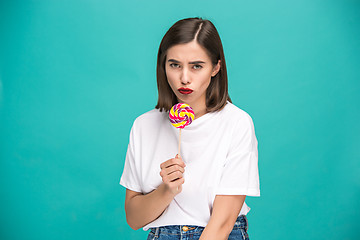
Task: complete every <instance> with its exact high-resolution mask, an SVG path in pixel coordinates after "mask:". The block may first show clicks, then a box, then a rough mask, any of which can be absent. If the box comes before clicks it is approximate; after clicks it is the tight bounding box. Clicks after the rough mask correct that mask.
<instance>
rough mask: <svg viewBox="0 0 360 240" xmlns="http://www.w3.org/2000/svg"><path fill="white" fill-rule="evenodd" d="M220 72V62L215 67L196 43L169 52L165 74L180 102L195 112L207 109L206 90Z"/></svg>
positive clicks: (175, 47)
mask: <svg viewBox="0 0 360 240" xmlns="http://www.w3.org/2000/svg"><path fill="white" fill-rule="evenodd" d="M219 70H220V60H219V62H218V63H217V65H216V66H213V65H212V63H211V60H210V57H209V56H208V54H207V53H206V51H205V49H204V48H203V47H201V46H200V45H199V44H198V43H197V42H196V41H192V42H189V43H185V44H178V45H175V46H173V47H171V48H169V49H168V51H167V57H166V60H165V72H166V76H167V80H168V82H169V85H170V87H171V89H172V90H173V92H174V93H175V95H176V97H177V99H178V101H179V102H183V103H187V104H189V105H190V106H191V107H192V108H194V111H199V110H201V109H204V108H206V103H205V100H206V89H207V88H208V86H209V84H210V82H211V77H213V76H215V75H216V74H217V73H218V72H219Z"/></svg>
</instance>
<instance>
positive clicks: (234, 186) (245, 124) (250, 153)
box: [215, 114, 260, 196]
mask: <svg viewBox="0 0 360 240" xmlns="http://www.w3.org/2000/svg"><path fill="white" fill-rule="evenodd" d="M257 144H258V143H257V139H256V136H255V130H254V124H253V121H252V119H251V117H250V116H249V115H247V114H246V118H245V119H242V120H241V121H239V122H237V124H235V126H234V131H233V132H232V138H231V143H230V147H229V151H228V154H227V157H226V160H225V164H224V165H223V169H222V173H221V177H220V181H219V184H218V186H217V188H216V190H215V194H216V195H247V196H260V186H259V171H258V150H257Z"/></svg>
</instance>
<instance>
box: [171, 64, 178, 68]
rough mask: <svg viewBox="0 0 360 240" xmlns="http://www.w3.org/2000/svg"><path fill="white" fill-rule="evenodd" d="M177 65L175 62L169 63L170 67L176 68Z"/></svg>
mask: <svg viewBox="0 0 360 240" xmlns="http://www.w3.org/2000/svg"><path fill="white" fill-rule="evenodd" d="M178 66H179V64H176V63H170V67H172V68H177V67H178Z"/></svg>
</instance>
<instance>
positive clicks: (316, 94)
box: [0, 0, 360, 240]
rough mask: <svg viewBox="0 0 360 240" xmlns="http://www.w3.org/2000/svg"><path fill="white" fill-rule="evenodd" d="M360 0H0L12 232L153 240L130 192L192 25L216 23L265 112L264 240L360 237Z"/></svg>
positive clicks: (4, 156) (254, 223) (6, 216)
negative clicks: (132, 140)
mask: <svg viewBox="0 0 360 240" xmlns="http://www.w3.org/2000/svg"><path fill="white" fill-rule="evenodd" d="M359 10H360V3H359V1H348V0H341V1H340V0H339V1H334V0H332V1H331V0H322V1H321V0H304V1H285V0H284V1H280V0H274V1H223V2H220V1H165V0H164V1H115V0H112V1H94V0H93V1H89V0H87V1H85V0H84V1H70V0H62V1H55V0H53V1H50V0H49V1H45V0H37V1H35V0H34V1H1V3H0V121H1V122H0V123H1V124H0V127H1V128H0V141H1V142H0V143H1V144H0V159H1V161H0V179H1V182H0V183H1V184H0V186H1V189H0V203H1V204H0V209H1V214H0V224H1V227H0V238H1V239H37V240H39V239H54V240H56V239H87V240H91V239H146V236H147V232H144V231H143V230H142V229H140V230H137V231H134V230H132V229H131V228H130V227H129V226H128V225H127V223H126V219H125V211H124V199H125V189H124V188H123V187H122V186H121V185H119V180H120V176H121V173H122V170H123V165H124V161H125V154H126V148H127V144H128V137H129V133H130V128H131V125H132V122H133V121H134V119H135V118H136V117H137V116H138V115H140V114H142V113H144V112H146V111H149V110H151V109H152V108H154V106H155V104H156V100H157V88H156V72H155V70H156V54H157V50H158V46H159V44H160V41H161V39H162V37H163V35H164V34H165V32H166V31H167V29H168V28H169V27H170V26H171V25H172V24H173V23H175V22H176V21H177V20H179V19H182V18H186V17H194V16H200V17H203V18H207V19H210V20H211V21H213V23H214V24H215V26H216V27H217V29H218V31H219V33H220V36H221V38H222V41H223V46H224V51H225V57H226V62H227V68H228V75H229V86H230V87H229V91H230V96H231V98H232V100H233V103H234V104H235V105H237V106H238V107H240V108H242V109H244V110H245V111H247V112H248V113H249V114H250V115H251V116H252V118H253V121H254V124H255V131H256V135H257V138H258V142H259V168H260V185H261V197H260V198H252V197H249V198H248V199H247V203H248V204H249V205H250V207H251V208H252V210H251V211H250V213H249V214H248V219H249V234H250V238H251V239H253V240H255V239H259V240H261V239H293V240H296V239H359V238H360V221H359V219H358V218H359V216H360V178H359V173H360V163H359V157H360V156H359V155H360V154H359V146H360V128H359V118H360V111H359V109H360V108H359V103H360V94H359V91H360V84H359V80H360V71H359V67H360V44H359V43H360V15H359Z"/></svg>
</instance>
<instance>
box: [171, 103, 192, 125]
mask: <svg viewBox="0 0 360 240" xmlns="http://www.w3.org/2000/svg"><path fill="white" fill-rule="evenodd" d="M194 117H195V115H194V110H193V109H192V108H191V107H190V106H189V105H188V104H186V103H178V104H175V105H174V106H173V107H172V108H171V109H170V112H169V118H170V122H171V124H172V125H173V126H174V127H176V128H180V129H183V128H184V127H185V126H187V125H190V124H191V123H192V121H193V120H194Z"/></svg>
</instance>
